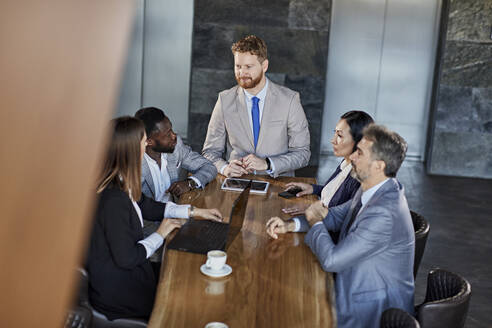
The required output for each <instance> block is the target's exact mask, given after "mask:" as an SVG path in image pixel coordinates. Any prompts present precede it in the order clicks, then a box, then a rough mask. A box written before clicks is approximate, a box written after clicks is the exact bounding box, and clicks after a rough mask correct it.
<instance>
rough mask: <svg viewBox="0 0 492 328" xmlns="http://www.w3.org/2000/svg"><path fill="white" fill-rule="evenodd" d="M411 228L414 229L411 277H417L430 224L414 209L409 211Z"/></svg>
mask: <svg viewBox="0 0 492 328" xmlns="http://www.w3.org/2000/svg"><path fill="white" fill-rule="evenodd" d="M410 214H411V216H412V223H413V228H414V230H415V259H414V263H413V277H414V278H416V277H417V272H418V271H419V266H420V261H422V256H424V250H425V244H426V243H427V237H428V236H429V230H430V225H429V222H427V220H426V219H424V217H423V216H422V215H420V214H418V213H416V212H414V211H410Z"/></svg>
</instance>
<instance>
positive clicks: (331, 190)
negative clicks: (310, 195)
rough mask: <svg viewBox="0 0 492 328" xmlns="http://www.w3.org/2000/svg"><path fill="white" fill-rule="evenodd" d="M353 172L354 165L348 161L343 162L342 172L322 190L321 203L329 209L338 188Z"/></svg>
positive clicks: (341, 165)
mask: <svg viewBox="0 0 492 328" xmlns="http://www.w3.org/2000/svg"><path fill="white" fill-rule="evenodd" d="M351 170H352V163H348V162H347V161H346V160H343V161H342V163H341V164H340V172H338V174H337V175H336V176H335V177H334V178H333V179H331V181H330V182H328V183H327V184H326V186H324V187H323V190H321V202H322V203H323V205H324V206H325V207H328V204H330V201H331V199H332V198H333V196H335V193H336V192H337V190H338V188H340V186H341V185H342V183H343V181H345V179H346V178H347V176H348V175H349V174H350V171H351Z"/></svg>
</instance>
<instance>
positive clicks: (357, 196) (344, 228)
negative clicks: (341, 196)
mask: <svg viewBox="0 0 492 328" xmlns="http://www.w3.org/2000/svg"><path fill="white" fill-rule="evenodd" d="M361 197H362V188H360V187H359V190H357V192H356V193H355V195H354V198H352V203H351V204H350V211H348V212H347V215H345V219H344V220H343V224H342V229H341V230H340V231H341V235H340V239H345V237H346V236H347V233H348V231H347V225H348V223H349V221H350V218H351V217H352V212H353V211H354V208H355V206H356V205H357V203H358V202H359V200H360V198H361ZM361 213H362V212H361ZM358 216H359V215H358ZM356 221H357V217H356V218H355V220H354V222H353V223H352V227H353V226H354V224H355V222H356Z"/></svg>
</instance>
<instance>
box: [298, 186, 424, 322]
mask: <svg viewBox="0 0 492 328" xmlns="http://www.w3.org/2000/svg"><path fill="white" fill-rule="evenodd" d="M361 194H362V189H359V190H358V191H357V193H356V195H355V196H354V198H353V199H352V200H349V201H348V202H346V203H344V204H342V205H340V206H336V207H332V208H330V210H329V212H328V215H327V217H326V218H325V219H324V220H323V224H318V225H315V226H313V227H312V228H311V229H310V230H309V232H308V233H307V234H306V237H305V242H306V244H307V245H308V246H309V247H310V248H311V250H312V251H313V252H314V254H316V256H317V258H318V260H319V262H320V263H321V266H322V267H323V269H324V270H325V271H328V272H336V273H337V276H336V282H335V293H336V304H337V317H338V327H341V328H345V327H347V328H348V327H350V328H357V327H374V328H379V318H380V316H381V314H382V313H383V311H384V310H386V309H387V308H391V307H396V308H400V309H403V310H405V311H407V312H409V313H413V312H414V310H413V308H414V305H413V295H414V279H413V261H414V248H415V233H414V229H413V225H412V219H411V217H410V211H409V209H408V204H407V200H406V198H405V195H404V190H403V187H402V185H401V184H400V183H399V182H398V181H397V180H396V179H389V180H388V181H386V183H384V184H383V185H382V186H381V187H380V188H379V189H378V191H376V193H375V194H374V195H373V196H372V198H371V199H370V200H369V202H368V203H367V204H366V205H365V206H364V207H363V208H362V210H361V212H360V213H359V214H358V215H357V217H356V218H355V220H354V222H353V224H352V226H351V227H350V229H349V231H348V232H347V233H345V230H346V226H347V223H348V221H349V220H350V217H351V215H352V210H353V207H354V206H355V204H356V203H357V201H358V200H359V199H360V197H361ZM328 230H333V231H341V234H340V239H339V241H338V244H334V243H333V241H332V239H331V237H330V234H329V233H328Z"/></svg>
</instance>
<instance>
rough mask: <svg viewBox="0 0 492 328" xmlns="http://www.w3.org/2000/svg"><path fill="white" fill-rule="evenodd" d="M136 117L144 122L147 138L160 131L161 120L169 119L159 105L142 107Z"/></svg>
mask: <svg viewBox="0 0 492 328" xmlns="http://www.w3.org/2000/svg"><path fill="white" fill-rule="evenodd" d="M135 117H136V118H138V119H139V120H141V121H142V122H143V123H144V125H145V132H146V133H147V138H150V135H151V134H152V133H154V132H157V131H159V128H157V124H158V123H159V122H162V121H164V120H165V119H168V118H167V116H166V114H164V112H163V111H162V110H161V109H159V108H157V107H144V108H141V109H139V110H138V111H137V112H136V113H135Z"/></svg>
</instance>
